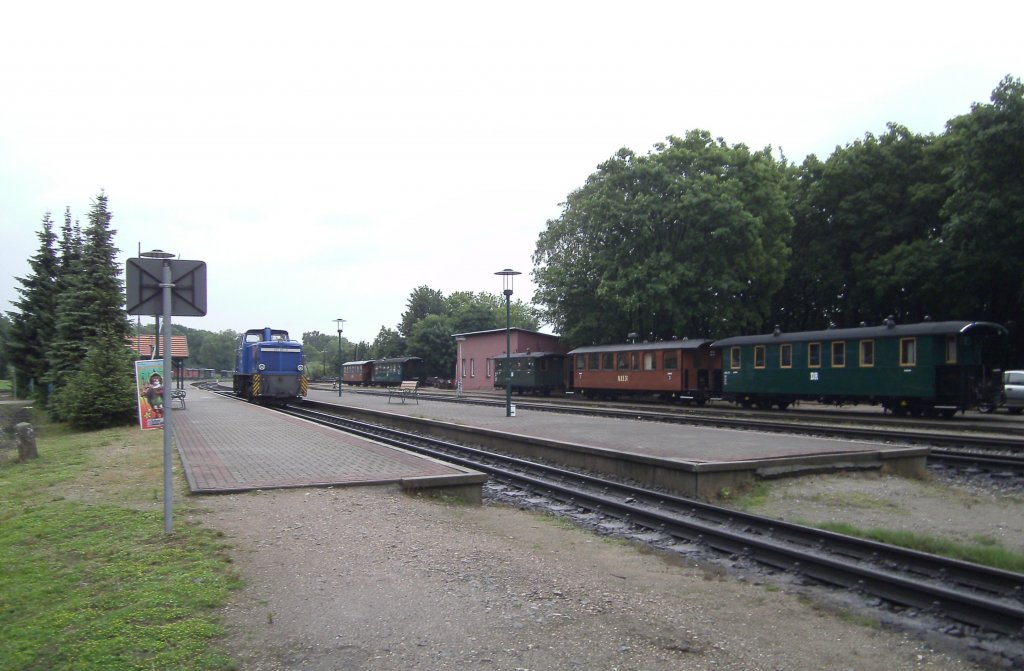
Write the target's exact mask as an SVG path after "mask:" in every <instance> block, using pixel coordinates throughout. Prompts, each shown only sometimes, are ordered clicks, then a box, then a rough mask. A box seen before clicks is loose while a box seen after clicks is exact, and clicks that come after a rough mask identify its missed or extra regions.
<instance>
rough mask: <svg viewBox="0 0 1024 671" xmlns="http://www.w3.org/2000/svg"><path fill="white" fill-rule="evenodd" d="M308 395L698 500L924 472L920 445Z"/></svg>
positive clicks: (378, 397) (369, 395) (358, 395)
mask: <svg viewBox="0 0 1024 671" xmlns="http://www.w3.org/2000/svg"><path fill="white" fill-rule="evenodd" d="M431 391H433V390H431ZM307 398H308V399H309V400H312V401H318V402H323V403H330V404H332V405H337V406H339V408H340V409H343V410H344V411H345V412H346V413H347V414H350V415H355V416H358V415H373V417H374V420H375V421H378V420H379V419H380V418H382V417H384V418H390V419H389V420H388V421H389V423H391V424H394V425H397V426H402V427H405V428H415V429H416V430H420V431H427V432H431V430H432V429H436V433H438V434H441V433H443V434H444V435H449V436H450V435H452V433H456V434H457V433H458V432H459V430H460V427H472V428H473V430H474V432H473V433H472V435H471V436H467V440H471V441H472V442H474V443H476V444H482V445H485V446H487V447H491V448H495V449H501V450H503V451H509V452H512V453H515V454H519V455H522V456H523V457H525V458H534V457H542V458H547V459H552V458H556V459H557V460H558V461H559V462H561V463H565V464H567V465H569V466H575V467H579V468H584V469H589V470H594V471H598V472H606V473H610V474H612V475H616V476H619V477H623V478H627V479H630V480H634V481H636V482H641V483H644V484H646V485H651V486H656V487H664V488H666V489H669V490H671V491H674V492H678V493H680V494H683V495H686V496H696V497H700V498H704V499H715V498H719V497H721V496H723V495H724V494H727V493H729V492H735V491H740V490H741V489H743V488H745V487H748V486H749V485H751V484H752V483H753V482H754V481H756V480H758V479H768V478H777V477H787V476H798V475H804V474H811V473H821V472H846V471H851V472H863V471H876V472H881V473H890V474H895V475H900V476H904V477H911V478H923V477H925V474H926V467H925V461H926V459H927V456H928V448H926V447H906V446H894V445H888V444H884V443H874V442H867V441H851V440H840V439H830V438H816V437H812V436H802V435H791V434H781V433H764V432H758V431H748V430H736V429H724V428H708V427H701V426H690V425H685V424H668V423H661V422H654V421H642V420H640V419H636V420H630V419H622V418H603V417H592V416H586V415H574V414H567V413H557V412H545V411H538V410H529V409H525V408H517V409H516V413H515V416H513V417H507V416H506V409H505V405H504V403H501V405H498V406H495V405H479V404H475V403H467V402H463V401H460V400H458V399H456V398H455V397H454V396H453V397H452V398H451V399H445V400H431V399H428V398H424V397H423V396H420V397H419V399H418V402H413V401H412V400H408V401H407V402H405V403H402V402H400V401H399V400H398V399H389V398H388V396H387V394H385V393H382V392H380V391H377V392H363V391H360V390H353V389H350V388H345V389H343V390H342V394H341V395H340V396H339V395H338V392H337V391H330V390H317V389H312V388H311V389H310V391H309V394H308V396H307ZM501 400H502V401H504V397H503V396H502V397H501ZM389 401H390V402H389ZM513 402H514V400H513ZM480 431H483V432H484V434H483V437H481V434H480V433H479V432H480ZM556 455H557V456H556Z"/></svg>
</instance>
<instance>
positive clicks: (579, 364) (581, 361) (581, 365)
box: [576, 354, 587, 370]
mask: <svg viewBox="0 0 1024 671" xmlns="http://www.w3.org/2000/svg"><path fill="white" fill-rule="evenodd" d="M586 369H587V355H586V354H577V355H576V370H586Z"/></svg>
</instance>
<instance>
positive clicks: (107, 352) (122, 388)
mask: <svg viewBox="0 0 1024 671" xmlns="http://www.w3.org/2000/svg"><path fill="white" fill-rule="evenodd" d="M135 394H136V389H135V376H134V365H133V359H132V355H131V352H130V350H129V348H128V347H127V344H126V342H125V339H124V336H123V335H121V334H120V333H119V332H117V330H116V329H104V330H103V331H102V332H100V333H99V334H97V335H96V336H95V337H93V338H92V339H91V340H90V341H89V343H88V346H87V348H86V352H85V356H84V357H83V359H82V362H81V365H80V366H79V367H78V369H77V370H76V371H74V372H73V373H72V374H71V375H69V376H68V377H67V380H66V383H65V384H64V386H63V387H61V388H60V390H59V391H58V392H57V393H56V394H54V398H53V403H52V404H51V405H52V406H53V407H55V408H58V409H59V412H60V414H61V416H62V417H63V418H64V419H65V420H66V421H67V422H68V423H69V424H70V425H71V426H72V427H74V428H76V429H85V430H91V429H104V428H107V427H111V426H120V425H124V424H130V423H131V422H132V421H134V419H135V417H136V405H135V404H136V397H135Z"/></svg>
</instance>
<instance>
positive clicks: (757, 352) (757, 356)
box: [754, 345, 764, 368]
mask: <svg viewBox="0 0 1024 671" xmlns="http://www.w3.org/2000/svg"><path fill="white" fill-rule="evenodd" d="M754 368H764V345H756V346H755V347H754Z"/></svg>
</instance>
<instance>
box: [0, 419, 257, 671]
mask: <svg viewBox="0 0 1024 671" xmlns="http://www.w3.org/2000/svg"><path fill="white" fill-rule="evenodd" d="M36 419H37V420H41V418H40V417H38V416H37V417H36ZM36 440H37V445H38V448H39V455H40V458H39V459H37V460H33V461H31V462H28V463H25V464H19V463H17V462H16V461H14V460H13V459H11V458H10V456H9V455H0V566H2V567H3V570H2V571H0V630H2V631H3V636H2V637H0V670H2V671H8V670H11V671H13V670H15V669H19V670H21V669H25V670H28V669H75V670H76V671H77V670H91V669H97V670H99V669H103V670H107V669H172V668H173V669H183V670H190V669H210V670H220V669H233V668H235V664H234V662H233V660H232V659H231V658H230V657H228V656H227V655H226V654H225V653H224V652H223V651H221V650H220V649H219V648H218V647H217V639H218V637H219V636H220V635H221V634H222V632H221V629H220V626H219V620H218V615H217V609H218V608H219V607H220V606H221V605H223V604H224V603H225V602H226V600H227V598H228V595H229V594H230V590H232V589H235V588H237V587H238V579H237V576H236V575H235V574H234V572H233V571H232V570H231V565H230V559H229V557H228V555H227V552H226V547H225V545H224V543H223V542H222V541H221V540H220V538H219V537H218V535H217V534H216V533H215V532H213V531H210V530H206V529H203V528H202V527H200V526H198V525H195V524H188V523H187V522H186V521H185V520H184V512H185V510H183V509H184V508H186V506H180V505H179V504H180V501H179V500H177V499H178V493H177V492H176V504H175V505H176V508H177V509H176V511H175V512H176V513H177V514H176V516H175V520H174V533H172V534H165V533H164V531H163V510H162V508H163V507H162V503H161V502H160V501H154V496H153V490H154V487H156V488H158V489H160V490H161V491H162V485H161V481H160V479H159V478H160V473H161V469H162V440H163V438H162V435H161V434H160V432H157V431H150V432H145V433H144V432H142V431H139V430H138V429H137V428H124V429H109V430H104V431H94V432H88V433H72V432H69V431H67V430H66V429H64V428H62V427H59V426H52V425H46V424H45V423H43V422H42V421H39V422H37V423H36ZM15 456H16V455H15ZM152 477H155V478H156V480H152V481H147V482H143V481H142V480H144V479H149V478H152Z"/></svg>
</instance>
